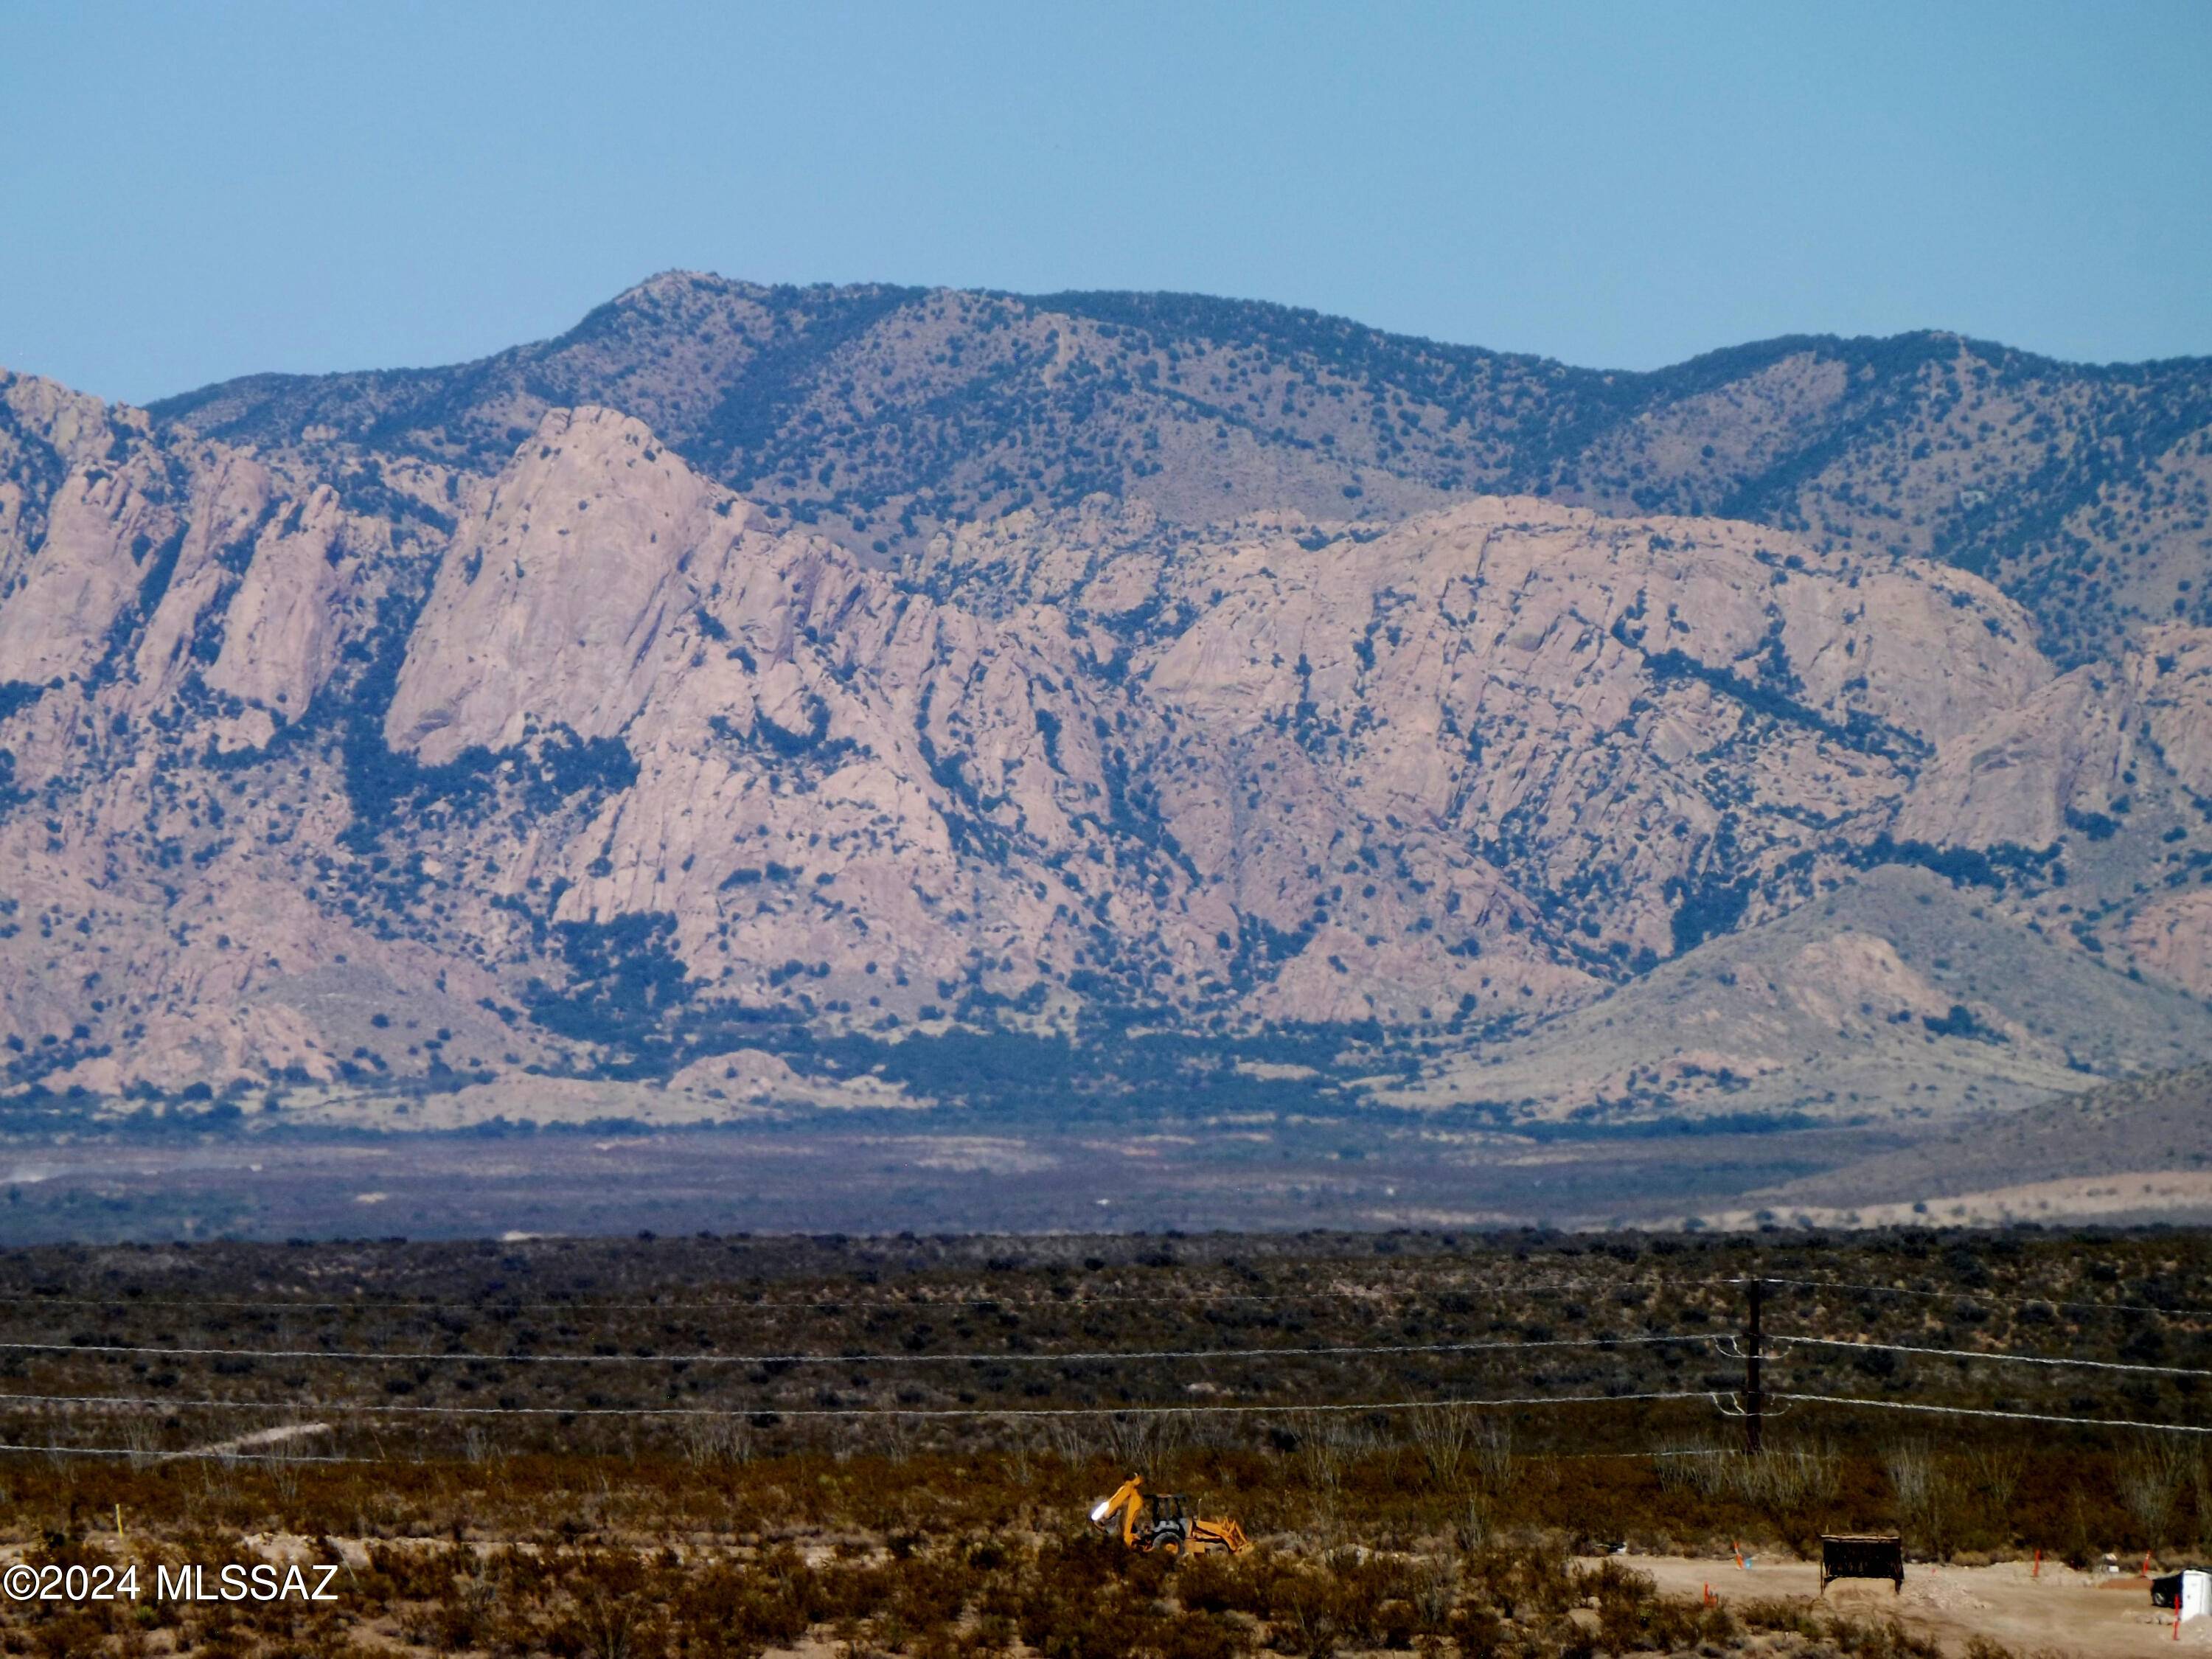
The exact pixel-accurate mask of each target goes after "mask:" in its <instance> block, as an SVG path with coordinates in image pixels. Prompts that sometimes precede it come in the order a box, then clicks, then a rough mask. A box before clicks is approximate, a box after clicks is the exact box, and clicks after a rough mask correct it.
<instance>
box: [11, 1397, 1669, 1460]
mask: <svg viewBox="0 0 2212 1659" xmlns="http://www.w3.org/2000/svg"><path fill="white" fill-rule="evenodd" d="M1712 1398H1713V1395H1712V1392H1711V1390H1710V1389H1667V1390H1661V1391H1656V1392H1644V1393H1631V1394H1555V1395H1514V1396H1505V1397H1486V1398H1481V1399H1459V1398H1452V1399H1443V1400H1368V1401H1350V1402H1341V1403H1335V1404H1314V1405H1299V1404H1291V1405H1284V1404H1273V1405H1265V1404H1261V1403H1260V1402H1257V1401H1239V1402H1232V1403H1231V1404H1227V1405H1213V1406H1163V1405H1151V1404H1141V1405H1125V1406H958V1407H908V1406H807V1407H780V1406H775V1407H770V1406H761V1407H750V1408H747V1409H742V1410H738V1409H723V1408H716V1407H698V1406H576V1407H569V1406H400V1405H371V1404H362V1405H348V1404H335V1405H334V1404H331V1402H329V1401H316V1402H314V1403H313V1404H312V1405H309V1404H301V1403H291V1402H286V1401H248V1400H240V1401H227V1400H161V1399H155V1398H151V1397H148V1396H143V1395H0V1410H4V1409H6V1408H7V1407H9V1406H11V1405H14V1404H17V1403H40V1404H55V1405H73V1406H74V1405H84V1406H119V1407H130V1408H131V1409H134V1410H135V1409H139V1408H146V1409H151V1410H156V1411H174V1410H179V1409H189V1408H192V1407H224V1408H235V1409H239V1410H253V1411H268V1412H284V1411H313V1413H315V1414H316V1415H317V1416H319V1417H343V1416H346V1415H349V1414H350V1415H356V1416H378V1417H387V1416H423V1417H561V1418H570V1417H663V1418H713V1419H724V1420H738V1419H743V1420H747V1421H750V1420H751V1419H756V1418H762V1417H774V1418H778V1419H781V1418H840V1419H851V1418H869V1417H873V1418H964V1419H991V1420H994V1421H1018V1420H1021V1419H1030V1418H1048V1417H1223V1416H1253V1415H1258V1414H1272V1415H1276V1416H1289V1417H1296V1416H1300V1415H1304V1414H1305V1413H1319V1412H1330V1413H1342V1412H1418V1411H1430V1410H1447V1409H1460V1408H1465V1409H1468V1410H1479V1409H1482V1408H1485V1407H1490V1408H1496V1407H1535V1406H1588V1405H1597V1406H1603V1405H1620V1404H1629V1403H1632V1402H1636V1401H1657V1400H1707V1401H1710V1400H1711V1399H1712ZM7 1449H9V1448H7V1447H4V1446H0V1450H7ZM27 1449H31V1450H36V1449H39V1448H35V1447H33V1448H27ZM141 1455H149V1456H166V1455H169V1454H167V1453H144V1454H141ZM1608 1455H1611V1454H1608ZM1620 1455H1629V1454H1620ZM1637 1455H1641V1454H1637Z"/></svg>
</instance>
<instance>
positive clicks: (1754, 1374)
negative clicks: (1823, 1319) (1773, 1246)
mask: <svg viewBox="0 0 2212 1659" xmlns="http://www.w3.org/2000/svg"><path fill="white" fill-rule="evenodd" d="M1764 1289H1765V1282H1764V1281H1763V1280H1761V1279H1757V1278H1754V1279H1753V1280H1752V1281H1751V1328H1750V1329H1749V1331H1747V1333H1746V1334H1745V1337H1744V1344H1743V1401H1744V1424H1743V1436H1744V1445H1745V1448H1746V1449H1747V1450H1748V1451H1750V1452H1751V1454H1752V1455H1753V1456H1757V1455H1759V1416H1760V1413H1762V1412H1764V1411H1765V1407H1766V1400H1765V1395H1763V1394H1762V1393H1761V1392H1760V1390H1759V1358H1760V1352H1759V1292H1760V1291H1762V1290H1764Z"/></svg>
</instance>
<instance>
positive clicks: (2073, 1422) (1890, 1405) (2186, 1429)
mask: <svg viewBox="0 0 2212 1659" xmlns="http://www.w3.org/2000/svg"><path fill="white" fill-rule="evenodd" d="M1773 1398H1775V1399H1777V1400H1798V1401H1805V1402H1806V1403H1807V1404H1808V1405H1815V1406H1863V1407H1869V1408H1870V1409H1872V1410H1875V1411H1885V1412H1925V1413H1932V1414H1934V1415H1936V1416H1939V1417H1995V1418H2002V1419H2004V1420H2006V1421H2008V1422H2013V1423H2063V1424H2065V1425H2068V1426H2069V1427H2070V1428H2076V1429H2154V1430H2157V1431H2160V1432H2162V1433H2166V1434H2212V1427H2208V1426H2204V1425H2198V1424H2195V1423H2146V1422H2142V1421H2139V1420H2137V1419H2133V1418H2119V1417H2060V1416H2057V1415H2056V1414H2054V1413H2047V1412H2003V1411H1996V1410H1993V1409H1991V1408H1990V1407H1977V1406H1927V1405H1923V1404H1921V1403H1920V1402H1919V1401H1912V1400H1875V1399H1874V1398H1872V1397H1870V1396H1869V1395H1857V1394H1777V1395H1774V1396H1773Z"/></svg>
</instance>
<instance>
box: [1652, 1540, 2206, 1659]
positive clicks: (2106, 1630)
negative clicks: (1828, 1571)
mask: <svg viewBox="0 0 2212 1659" xmlns="http://www.w3.org/2000/svg"><path fill="white" fill-rule="evenodd" d="M1614 1559H1620V1560H1623V1561H1625V1562H1626V1565H1630V1566H1632V1567H1634V1568H1635V1569H1636V1570H1637V1571H1639V1572H1648V1573H1650V1575H1651V1576H1652V1577H1654V1578H1656V1579H1657V1580H1658V1582H1659V1588H1660V1589H1662V1590H1664V1591H1666V1592H1668V1594H1670V1595H1692V1596H1694V1595H1699V1594H1700V1593H1701V1592H1702V1591H1703V1589H1705V1587H1706V1586H1708V1585H1710V1586H1711V1589H1712V1590H1713V1592H1714V1593H1715V1594H1716V1595H1718V1596H1720V1597H1721V1598H1722V1600H1723V1601H1767V1600H1780V1599H1787V1600H1791V1601H1807V1602H1811V1601H1814V1599H1815V1598H1816V1597H1819V1599H1820V1600H1821V1601H1825V1602H1826V1604H1827V1605H1829V1606H1832V1607H1834V1608H1835V1609H1836V1610H1837V1611H1838V1612H1846V1613H1855V1614H1862V1615H1863V1614H1869V1613H1894V1614H1895V1615H1896V1616H1897V1617H1898V1618H1899V1620H1902V1621H1903V1622H1904V1623H1905V1625H1906V1626H1908V1627H1909V1628H1911V1629H1912V1630H1915V1631H1917V1632H1923V1633H1925V1634H1928V1635H1932V1636H1935V1637H1936V1638H1938V1639H1940V1640H1941V1641H1942V1643H1943V1644H1944V1646H1945V1647H1947V1648H1949V1649H1953V1650H1964V1648H1965V1646H1966V1641H1967V1639H1968V1638H1970V1637H1974V1636H1986V1637H1990V1638H1992V1639H1994V1640H1996V1641H1999V1642H2002V1643H2003V1644H2005V1645H2006V1646H2007V1647H2009V1648H2014V1649H2016V1650H2019V1651H2021V1652H2022V1653H2033V1652H2035V1651H2036V1650H2039V1649H2042V1650H2056V1651H2057V1652H2060V1653H2066V1654H2078V1655H2081V1656H2083V1659H2122V1656H2127V1655H2148V1654H2158V1653H2172V1652H2173V1651H2174V1650H2175V1643H2174V1632H2173V1622H2172V1614H2171V1613H2166V1614H2160V1613H2157V1612H2155V1611H2154V1609H2153V1607H2151V1604H2150V1585H2149V1584H2148V1583H2147V1582H2146V1581H2144V1580H2143V1579H2142V1578H2140V1577H2136V1576H2135V1575H2133V1574H2128V1575H2125V1576H2122V1577H2099V1576H2096V1575H2094V1574H2091V1573H2086V1572H2075V1571H2073V1570H2072V1569H2070V1568H2068V1567H2063V1566H2059V1565H2054V1564H2052V1563H2051V1562H2048V1561H2046V1562H2045V1563H2044V1565H2043V1570H2042V1572H2041V1574H2040V1575H2039V1576H2034V1575H2033V1574H2032V1572H2031V1569H2030V1567H2029V1565H2028V1564H2027V1563H2026V1562H2019V1561H2007V1562H2001V1563H1999V1564H1998V1565H1995V1566H1988V1567H1936V1566H1929V1565H1924V1564H1922V1563H1918V1562H1915V1563H1912V1564H1911V1565H1908V1566H1907V1567H1906V1568H1905V1589H1904V1590H1903V1592H1902V1593H1899V1591H1896V1590H1894V1589H1892V1588H1891V1587H1890V1585H1889V1584H1888V1583H1887V1582H1886V1581H1885V1582H1881V1583H1869V1582H1864V1581H1861V1580H1852V1579H1846V1580H1844V1581H1842V1582H1839V1583H1835V1584H1832V1585H1831V1586H1829V1589H1828V1593H1827V1595H1826V1596H1825V1597H1820V1596H1819V1592H1820V1568H1819V1567H1818V1566H1817V1565H1814V1563H1812V1562H1809V1561H1786V1560H1774V1561H1769V1560H1765V1559H1757V1558H1754V1559H1753V1562H1752V1564H1751V1565H1750V1567H1749V1568H1748V1569H1747V1570H1744V1571H1739V1570H1738V1568H1737V1566H1736V1565H1735V1562H1734V1561H1732V1560H1729V1559H1721V1560H1718V1561H1713V1560H1700V1559H1693V1558H1691V1557H1687V1556H1680V1555H1636V1556H1627V1557H1616V1558H1614ZM2180 1646H2181V1648H2182V1649H2184V1650H2187V1649H2191V1648H2199V1649H2202V1648H2212V1619H2197V1620H2191V1622H2189V1623H2188V1624H2185V1625H2184V1626H2182V1627H2181V1641H2180Z"/></svg>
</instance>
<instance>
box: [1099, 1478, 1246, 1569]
mask: <svg viewBox="0 0 2212 1659" xmlns="http://www.w3.org/2000/svg"><path fill="white" fill-rule="evenodd" d="M1144 1486H1145V1482H1144V1477H1143V1476H1141V1475H1135V1474H1133V1475H1131V1476H1130V1477H1129V1478H1128V1479H1127V1480H1124V1481H1123V1482H1122V1483H1121V1485H1120V1486H1117V1487H1115V1491H1114V1495H1113V1496H1112V1497H1111V1498H1105V1499H1103V1500H1102V1501H1101V1502H1100V1503H1099V1504H1098V1505H1097V1507H1096V1508H1094V1509H1093V1510H1091V1525H1092V1526H1094V1527H1096V1528H1098V1529H1099V1531H1101V1532H1109V1533H1110V1532H1112V1531H1113V1530H1114V1529H1115V1528H1116V1527H1117V1526H1118V1527H1119V1528H1121V1541H1122V1542H1123V1543H1124V1544H1126V1545H1127V1546H1128V1547H1130V1548H1131V1549H1133V1550H1144V1551H1146V1552H1147V1553H1149V1552H1151V1551H1153V1550H1158V1551H1160V1552H1162V1553H1164V1554H1168V1555H1203V1554H1205V1553H1206V1552H1207V1551H1209V1550H1227V1551H1228V1552H1229V1553H1231V1554H1232V1555H1233V1554H1235V1553H1237V1551H1238V1550H1241V1549H1243V1547H1244V1546H1245V1545H1246V1544H1247V1543H1249V1539H1247V1538H1246V1537H1245V1536H1244V1528H1242V1527H1240V1526H1238V1525H1237V1523H1236V1522H1234V1521H1231V1520H1228V1519H1226V1518H1220V1519H1211V1520H1209V1519H1205V1518H1201V1517H1200V1516H1195V1515H1193V1514H1192V1513H1191V1512H1190V1500H1189V1499H1188V1498H1185V1497H1184V1496H1183V1495H1182V1493H1181V1492H1146V1491H1145V1490H1144Z"/></svg>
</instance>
